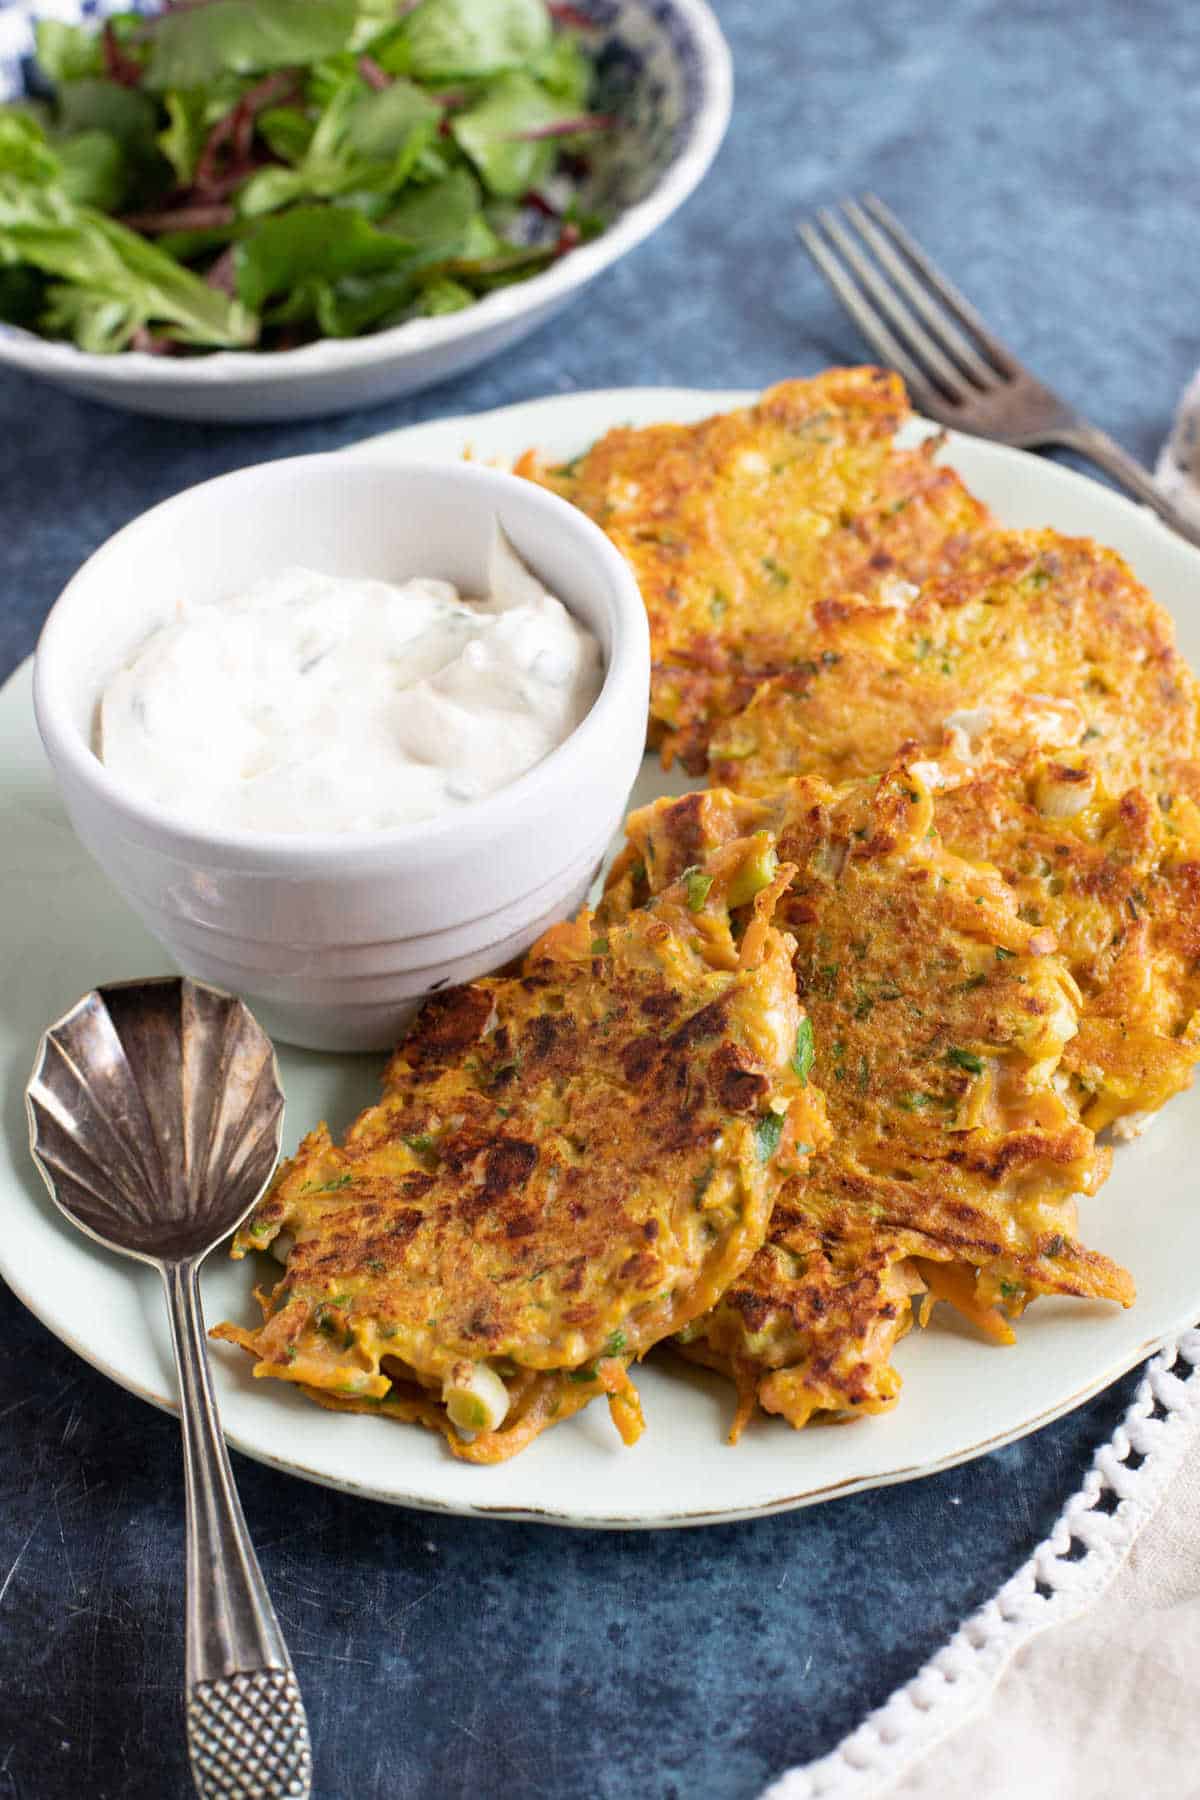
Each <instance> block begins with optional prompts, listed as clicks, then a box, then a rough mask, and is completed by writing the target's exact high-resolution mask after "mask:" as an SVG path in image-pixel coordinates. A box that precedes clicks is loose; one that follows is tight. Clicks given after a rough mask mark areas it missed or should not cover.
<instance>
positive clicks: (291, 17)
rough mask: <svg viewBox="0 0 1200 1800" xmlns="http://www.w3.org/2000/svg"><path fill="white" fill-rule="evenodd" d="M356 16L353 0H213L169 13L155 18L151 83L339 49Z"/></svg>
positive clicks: (254, 70)
mask: <svg viewBox="0 0 1200 1800" xmlns="http://www.w3.org/2000/svg"><path fill="white" fill-rule="evenodd" d="M356 16H357V15H356V9H355V4H354V0H210V3H209V4H208V5H205V6H193V7H184V8H182V9H181V10H180V11H178V12H171V13H165V14H163V15H162V17H161V18H159V19H157V20H156V22H155V26H154V34H153V39H152V45H153V47H152V49H151V53H150V61H149V64H148V66H147V69H146V76H145V80H146V85H147V87H150V88H155V89H157V90H159V91H160V92H161V91H162V90H164V89H167V88H197V87H203V86H205V84H206V83H208V82H210V81H214V80H215V79H216V78H217V77H218V76H219V75H223V74H235V75H248V74H263V73H266V72H267V71H268V70H271V69H287V68H291V67H292V66H293V65H295V64H303V63H311V62H316V61H318V60H319V59H320V58H321V57H324V56H336V55H337V53H338V51H340V50H343V49H344V48H345V46H346V45H347V43H348V42H349V40H350V34H351V32H352V31H353V30H354V27H355V23H356Z"/></svg>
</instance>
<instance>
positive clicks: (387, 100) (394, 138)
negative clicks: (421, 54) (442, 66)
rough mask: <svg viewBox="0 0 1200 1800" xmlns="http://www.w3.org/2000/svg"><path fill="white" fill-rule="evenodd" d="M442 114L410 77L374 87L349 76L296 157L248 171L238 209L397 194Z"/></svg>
mask: <svg viewBox="0 0 1200 1800" xmlns="http://www.w3.org/2000/svg"><path fill="white" fill-rule="evenodd" d="M440 118H441V108H440V107H439V106H438V104H437V102H436V101H433V100H430V99H429V98H428V96H427V95H425V94H423V93H422V92H421V91H420V89H419V88H416V87H413V86H412V85H411V84H410V83H409V82H406V81H397V82H394V83H393V84H392V86H391V87H388V88H385V89H384V90H383V91H382V92H380V93H374V92H372V91H371V90H369V89H366V88H364V87H363V84H362V83H361V81H360V80H359V78H358V76H357V74H351V75H350V76H348V77H347V78H346V80H344V81H343V83H342V85H341V87H340V88H339V89H338V90H337V92H336V93H335V94H334V96H333V98H332V99H331V100H330V102H329V105H328V106H327V107H326V108H325V111H324V113H323V114H322V116H321V119H320V121H319V123H318V125H317V127H316V130H315V131H314V132H313V134H312V137H311V139H310V141H309V144H308V148H307V149H306V151H305V153H304V155H303V157H302V158H301V160H300V162H299V163H298V164H297V165H296V166H295V167H294V168H288V169H262V170H260V171H259V173H258V174H257V175H252V176H251V177H250V179H249V181H247V182H246V183H245V185H244V186H243V187H242V188H241V189H240V190H239V192H238V211H239V212H240V213H241V214H242V216H243V217H244V218H257V217H260V216H261V215H262V214H264V213H271V212H278V211H279V210H280V208H282V207H285V206H291V205H294V204H295V203H296V202H297V201H300V200H330V199H335V198H336V197H337V196H338V195H341V194H349V193H354V192H359V193H364V194H366V193H384V194H386V193H392V192H395V191H396V190H397V189H399V188H401V187H403V185H404V183H405V182H406V181H407V180H408V178H409V176H410V174H411V173H412V170H413V166H414V164H415V162H416V160H417V157H418V156H419V155H420V153H421V151H422V150H423V149H424V148H425V147H426V146H427V145H428V144H429V143H431V141H432V139H433V137H434V134H435V132H436V131H437V126H438V121H439V120H440Z"/></svg>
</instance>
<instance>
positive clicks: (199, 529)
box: [34, 456, 650, 1050]
mask: <svg viewBox="0 0 1200 1800" xmlns="http://www.w3.org/2000/svg"><path fill="white" fill-rule="evenodd" d="M497 519H499V521H500V523H501V525H502V526H503V528H504V530H505V531H506V532H507V533H508V535H509V537H510V538H511V539H512V542H513V544H514V545H515V547H516V549H517V551H518V553H519V554H520V555H521V556H522V557H523V558H524V559H525V561H526V562H528V564H529V566H530V567H531V568H532V569H533V570H534V571H535V573H536V574H537V575H539V576H540V577H541V579H542V580H543V581H544V582H545V584H546V585H547V587H549V588H550V590H551V591H552V592H554V593H556V594H558V595H559V597H560V598H561V599H562V600H563V601H564V603H565V604H566V605H567V606H568V607H569V608H570V610H571V611H572V612H573V613H575V615H576V616H577V617H578V618H579V619H581V620H582V621H583V623H584V624H586V625H587V626H588V627H589V628H590V629H591V630H592V631H594V632H595V633H596V635H597V637H598V638H599V640H600V643H601V646H602V648H603V652H604V661H605V671H606V672H605V679H604V683H603V686H602V688H601V692H600V695H599V697H598V699H597V700H596V703H595V705H594V706H593V708H592V710H591V712H590V713H589V714H588V716H587V718H586V719H584V720H583V722H582V723H581V724H580V725H579V727H578V728H577V729H576V730H575V731H574V732H573V733H572V735H571V736H570V737H569V738H568V739H567V741H566V743H565V744H563V745H561V746H560V747H559V748H558V749H557V750H556V751H554V752H553V754H552V755H550V756H548V757H547V758H546V759H545V760H544V761H543V762H541V763H539V764H538V765H537V766H536V767H535V768H533V769H531V770H530V771H529V772H528V773H527V774H525V775H523V776H521V777H520V779H519V780H517V781H515V782H513V783H511V784H510V785H509V786H508V787H506V788H503V789H501V790H500V791H499V792H498V793H495V794H493V795H490V796H488V797H487V798H486V799H483V800H479V801H476V802H474V803H473V804H471V805H469V806H464V807H460V808H458V809H457V810H456V811H455V812H454V813H453V814H451V815H448V816H446V817H444V818H438V819H432V820H427V821H423V822H421V823H419V824H414V825H407V826H399V827H393V828H389V829H387V830H381V831H374V832H362V831H358V832H344V833H342V832H338V833H330V832H324V833H316V832H313V833H300V834H295V835H293V834H290V833H280V832H273V833H272V832H251V831H244V830H237V831H228V832H226V833H219V832H215V831H208V830H205V829H203V828H201V827H198V826H194V825H189V824H187V823H186V822H183V821H181V820H179V819H178V818H177V817H176V816H175V815H173V814H172V813H171V812H169V811H168V810H166V809H164V808H162V807H160V806H157V805H155V804H153V803H151V802H149V801H146V800H143V799H141V798H140V797H139V796H137V795H135V794H132V793H130V792H129V791H127V790H126V789H125V788H124V787H123V786H122V785H121V783H120V782H119V781H117V780H116V779H114V777H113V776H112V775H111V774H110V772H109V771H108V770H107V769H106V768H105V767H104V766H103V764H102V763H101V762H100V761H99V759H98V757H97V756H96V755H95V753H94V750H93V748H92V744H93V732H94V722H95V714H96V706H97V702H98V699H99V696H100V694H101V692H102V691H103V688H104V686H105V684H106V682H107V681H108V679H109V678H110V677H111V675H112V674H113V673H114V672H115V671H116V670H117V669H118V668H119V667H121V666H122V664H123V663H124V662H125V661H126V660H127V659H128V657H129V655H130V654H131V652H132V651H134V650H135V649H136V648H137V646H138V645H139V644H140V643H141V642H142V640H143V639H144V638H145V637H146V636H147V634H148V633H149V632H151V631H153V630H154V629H156V628H157V627H158V626H159V625H161V624H163V623H165V622H166V621H167V619H168V618H170V617H171V615H172V613H173V611H174V608H175V606H176V604H177V602H178V601H180V600H186V601H189V602H203V601H206V600H216V599H221V598H224V597H226V596H228V595H231V594H234V593H236V592H238V591H239V590H241V589H243V588H245V587H246V586H248V585H249V584H250V583H251V582H252V581H255V580H257V579H258V578H260V577H261V576H263V575H266V574H270V573H272V572H275V571H277V570H279V569H280V568H282V567H284V566H286V565H288V564H297V563H299V564H304V565H307V566H309V567H312V568H314V569H318V570H320V571H322V572H325V573H328V574H332V575H348V576H375V577H378V578H381V579H384V580H393V581H400V580H403V579H404V578H405V577H407V576H410V575H422V574H423V575H436V576H441V577H443V578H444V579H447V580H449V581H453V582H454V583H456V584H457V585H458V586H459V587H461V588H462V589H463V590H464V591H466V592H468V593H472V592H474V593H482V592H484V591H486V587H487V574H486V571H487V553H488V546H489V543H490V539H491V532H492V528H493V523H494V521H495V520H497ZM649 658H650V653H649V640H648V633H647V627H646V615H645V610H644V608H643V606H642V602H641V598H640V596H639V594H638V590H637V586H636V584H635V582H634V580H633V577H632V575H631V574H630V572H629V569H628V567H627V565H626V564H625V562H624V560H623V559H622V558H621V557H620V556H619V555H618V553H617V551H616V550H614V549H613V547H612V545H611V544H610V543H609V542H608V540H607V538H606V537H605V536H604V534H603V533H602V532H601V531H599V530H598V529H597V528H596V526H594V525H593V524H592V523H591V522H590V520H588V519H586V518H584V516H583V515H582V514H581V513H579V512H576V511H575V509H574V508H572V507H570V506H567V505H566V504H565V502H563V501H561V500H559V499H557V498H556V496H554V495H553V494H549V493H547V492H545V491H544V490H543V489H541V488H539V487H536V486H535V485H534V484H533V483H532V482H527V481H521V480H518V479H517V478H516V477H515V476H512V475H506V474H502V473H500V472H499V471H497V470H494V469H487V468H481V467H478V466H472V465H469V464H461V465H457V466H455V465H449V466H447V465H435V464H431V465H419V464H414V465H410V466H407V467H403V468H401V467H397V466H396V465H395V464H394V463H387V462H382V461H381V462H373V461H371V460H369V459H360V460H353V461H352V460H350V459H349V458H343V457H339V456H311V457H295V458H291V459H289V460H287V461H284V462H275V463H264V464H260V465H258V466H257V467H254V468H250V469H243V470H240V471H238V472H237V473H236V474H233V475H225V476H222V477H221V478H220V479H219V480H216V481H208V482H204V483H203V484H202V485H201V486H199V487H194V488H189V489H187V490H186V491H185V492H184V493H182V494H178V495H176V496H175V498H174V499H172V500H167V501H164V502H163V504H162V505H161V506H156V507H154V508H153V509H152V511H150V512H148V513H145V514H143V516H142V517H141V518H140V519H135V520H134V522H133V523H132V524H131V525H127V526H126V527H125V529H124V530H123V531H120V532H118V533H117V535H116V536H115V537H113V538H111V539H110V540H109V542H108V543H107V544H105V545H103V546H102V547H101V549H99V550H98V551H97V552H96V553H95V555H94V556H92V557H90V558H89V560H88V561H87V562H86V563H85V564H84V565H83V567H82V569H80V571H79V573H78V574H77V575H76V576H75V578H74V580H73V581H72V582H71V583H70V585H69V586H68V587H67V588H66V590H65V591H64V593H63V594H62V596H61V597H60V598H59V600H58V601H57V602H56V604H55V606H54V608H53V610H52V611H51V613H50V616H49V618H48V619H47V621H46V625H45V628H44V630H43V632H42V636H41V641H40V643H39V645H38V651H37V661H36V667H35V674H34V700H35V705H36V709H37V718H38V727H39V729H40V731H41V734H42V740H43V742H44V744H45V746H46V751H47V754H48V755H49V758H50V762H51V765H52V767H53V770H54V774H55V777H56V779H57V781H58V784H59V788H60V790H61V792H62V796H63V799H64V801H65V803H66V807H67V811H68V813H69V814H70V817H71V822H72V824H73V825H74V827H75V829H76V831H77V832H78V834H79V836H80V838H81V840H82V841H83V843H84V844H85V846H86V847H87V849H88V850H89V851H90V852H91V854H92V855H93V856H94V857H95V859H96V861H97V862H98V863H99V864H100V866H101V868H102V869H103V870H104V872H105V874H106V875H107V876H108V877H109V879H110V881H111V882H112V883H113V885H114V886H115V887H116V888H117V890H118V891H119V892H120V893H121V895H122V896H123V897H124V898H125V899H126V900H127V901H128V902H129V904H130V906H132V907H133V909H134V910H135V912H137V914H138V915H139V917H140V918H141V919H142V920H143V922H144V923H145V924H146V925H147V926H148V928H149V929H150V930H151V931H152V932H153V933H154V935H155V937H157V938H158V939H159V941H160V942H161V943H162V944H163V946H164V947H165V949H166V950H167V951H168V952H169V953H170V955H171V956H172V957H173V958H174V959H175V961H176V962H177V963H178V965H179V967H180V968H181V969H182V970H183V971H184V972H185V973H186V974H188V975H193V976H196V977H197V978H198V979H200V980H202V981H207V982H211V983H213V984H215V985H216V986H218V987H224V988H228V989H230V990H231V991H233V992H235V993H238V994H241V995H243V996H244V997H245V998H246V999H247V1000H248V1001H249V1002H250V1004H251V1006H252V1007H253V1008H254V1010H255V1012H256V1013H257V1014H258V1016H259V1018H260V1020H261V1021H262V1023H263V1025H264V1026H265V1027H266V1029H267V1030H268V1031H270V1032H271V1033H272V1034H273V1035H275V1036H278V1037H280V1038H283V1039H285V1040H287V1041H288V1042H290V1043H294V1044H301V1045H304V1046H306V1047H307V1048H310V1049H321V1050H375V1049H386V1048H388V1047H389V1046H390V1045H391V1044H393V1043H394V1042H395V1039H396V1036H397V1033H398V1031H399V1030H400V1028H401V1026H402V1025H403V1024H404V1022H405V1021H406V1019H407V1018H408V1017H410V1016H411V1014H412V1012H413V1010H414V1008H415V1007H416V1005H417V1004H418V1003H419V1001H420V999H421V998H422V997H423V996H424V995H426V994H428V993H429V992H430V991H432V990H433V989H435V988H439V987H442V986H446V985H449V984H450V983H452V982H458V981H466V980H470V979H472V978H473V977H474V976H476V975H479V974H482V973H483V972H485V971H486V970H489V969H494V968H497V967H499V966H500V965H501V964H503V963H504V962H506V961H507V960H508V959H509V958H510V957H513V956H515V955H517V954H518V953H519V952H520V951H521V950H523V949H525V948H526V947H527V946H528V945H529V944H530V943H532V941H533V939H534V938H535V937H536V936H537V934H538V933H539V932H540V931H541V930H542V929H543V927H544V926H545V925H547V924H549V923H550V922H551V921H553V920H554V919H558V918H562V917H564V916H566V915H567V914H569V913H570V912H571V911H572V910H573V909H574V908H575V907H576V906H577V905H578V904H579V903H580V902H581V900H582V899H583V896H584V894H585V892H586V890H587V887H588V884H589V882H590V880H591V878H592V876H593V875H594V873H595V870H596V867H597V865H598V863H599V861H600V858H601V856H602V854H603V852H604V850H605V848H606V847H607V845H608V843H609V840H610V839H611V837H612V836H613V833H614V832H615V831H616V829H617V827H618V825H619V824H620V821H621V817H622V813H623V809H624V805H625V801H626V798H627V796H628V793H629V789H630V787H631V785H632V783H633V779H634V776H635V774H636V773H637V768H638V764H639V761H640V759H641V755H642V747H643V742H644V737H645V723H646V704H647V691H648V686H649Z"/></svg>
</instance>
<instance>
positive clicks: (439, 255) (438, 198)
mask: <svg viewBox="0 0 1200 1800" xmlns="http://www.w3.org/2000/svg"><path fill="white" fill-rule="evenodd" d="M382 223H383V227H384V229H385V230H387V231H392V232H394V233H395V234H396V236H397V237H402V238H406V239H407V240H408V242H409V243H410V244H411V245H412V247H413V256H414V259H415V261H416V262H417V263H418V264H419V265H420V266H422V267H425V266H428V264H430V263H434V262H449V261H450V260H451V258H452V257H456V256H466V257H486V256H494V255H495V254H496V252H497V251H498V250H499V248H500V242H499V239H498V238H497V237H496V234H495V232H494V231H492V229H491V227H490V226H489V225H488V223H487V220H486V219H485V218H484V215H483V196H482V194H481V193H480V191H479V183H478V182H477V181H476V179H475V177H474V176H473V175H472V174H471V171H470V170H469V169H456V170H455V171H454V173H453V174H451V175H447V176H446V177H445V178H444V179H443V180H442V181H436V182H434V183H433V184H432V185H431V186H429V187H414V188H409V189H408V191H407V192H406V193H405V194H404V195H403V196H402V197H401V199H400V201H399V203H398V205H396V206H394V207H393V208H392V209H391V211H390V212H389V213H388V214H387V216H386V217H385V218H384V220H383V221H382Z"/></svg>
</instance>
